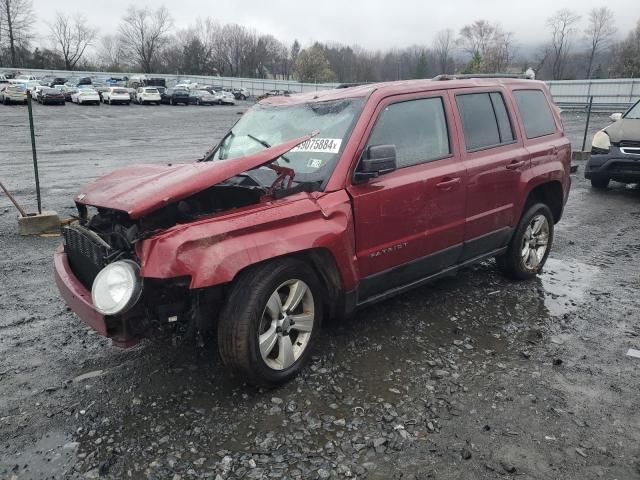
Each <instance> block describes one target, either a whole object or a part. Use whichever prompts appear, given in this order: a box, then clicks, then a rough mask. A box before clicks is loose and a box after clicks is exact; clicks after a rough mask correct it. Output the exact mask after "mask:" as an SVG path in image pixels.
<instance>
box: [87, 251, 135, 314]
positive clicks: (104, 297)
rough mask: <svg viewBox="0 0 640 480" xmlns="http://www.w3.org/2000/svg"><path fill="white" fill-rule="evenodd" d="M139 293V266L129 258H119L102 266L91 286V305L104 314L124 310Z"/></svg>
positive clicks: (130, 305)
mask: <svg viewBox="0 0 640 480" xmlns="http://www.w3.org/2000/svg"><path fill="white" fill-rule="evenodd" d="M141 293H142V282H141V280H140V267H139V266H138V264H137V263H135V262H133V261H131V260H119V261H117V262H113V263H110V264H109V265H107V266H106V267H104V268H103V269H102V270H100V272H99V273H98V275H97V276H96V278H95V280H94V281H93V286H92V287H91V299H92V300H93V306H94V307H95V308H96V310H98V311H99V312H100V313H102V314H104V315H115V314H117V313H123V312H126V311H127V310H128V309H130V308H131V307H132V306H133V305H135V303H136V302H137V301H138V299H139V298H140V294H141Z"/></svg>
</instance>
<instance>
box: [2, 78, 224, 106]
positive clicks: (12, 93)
mask: <svg viewBox="0 0 640 480" xmlns="http://www.w3.org/2000/svg"><path fill="white" fill-rule="evenodd" d="M28 92H30V93H31V96H32V98H33V100H35V101H36V102H38V103H41V104H43V105H47V104H57V105H64V104H65V102H71V103H76V104H78V105H99V104H100V103H105V104H109V105H130V104H131V103H137V104H139V105H160V104H161V103H164V104H168V105H181V104H182V105H235V103H236V100H235V97H234V96H233V94H232V93H231V92H225V91H218V92H216V91H215V90H212V89H209V90H206V89H202V90H190V89H187V88H183V87H175V88H168V89H165V88H164V87H139V88H138V89H137V90H135V91H133V92H132V91H131V89H128V88H125V87H106V88H94V86H93V85H79V86H76V87H70V86H68V85H56V86H55V87H49V86H45V85H39V84H38V85H30V84H20V83H6V84H0V102H2V103H4V104H5V105H9V104H11V103H24V104H26V103H27V93H28Z"/></svg>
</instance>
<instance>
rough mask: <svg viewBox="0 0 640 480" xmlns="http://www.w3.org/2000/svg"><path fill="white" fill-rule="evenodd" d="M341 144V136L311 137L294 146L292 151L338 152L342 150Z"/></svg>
mask: <svg viewBox="0 0 640 480" xmlns="http://www.w3.org/2000/svg"><path fill="white" fill-rule="evenodd" d="M340 145H342V139H341V138H310V139H309V140H307V141H305V142H302V143H301V144H300V145H298V146H297V147H295V148H292V149H291V153H297V152H313V153H338V152H339V151H340Z"/></svg>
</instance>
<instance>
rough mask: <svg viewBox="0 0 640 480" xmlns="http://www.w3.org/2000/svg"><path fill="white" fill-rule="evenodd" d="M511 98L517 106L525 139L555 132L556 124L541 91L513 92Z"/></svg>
mask: <svg viewBox="0 0 640 480" xmlns="http://www.w3.org/2000/svg"><path fill="white" fill-rule="evenodd" d="M513 96H514V98H515V99H516V103H517V104H518V110H519V111H520V116H521V117H522V123H523V124H524V131H525V134H526V135H527V138H537V137H542V136H544V135H550V134H552V133H555V132H556V122H555V120H554V118H553V113H552V112H551V107H549V102H547V97H546V96H545V94H544V93H543V92H542V90H514V92H513Z"/></svg>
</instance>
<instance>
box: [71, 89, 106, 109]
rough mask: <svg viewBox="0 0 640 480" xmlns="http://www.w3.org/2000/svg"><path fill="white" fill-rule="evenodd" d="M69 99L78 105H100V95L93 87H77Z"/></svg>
mask: <svg viewBox="0 0 640 480" xmlns="http://www.w3.org/2000/svg"><path fill="white" fill-rule="evenodd" d="M71 101H72V102H73V103H77V104H78V105H86V104H94V105H100V95H99V94H98V92H97V91H95V90H94V89H93V88H89V87H79V88H78V89H77V90H76V91H75V92H73V93H72V94H71Z"/></svg>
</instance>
